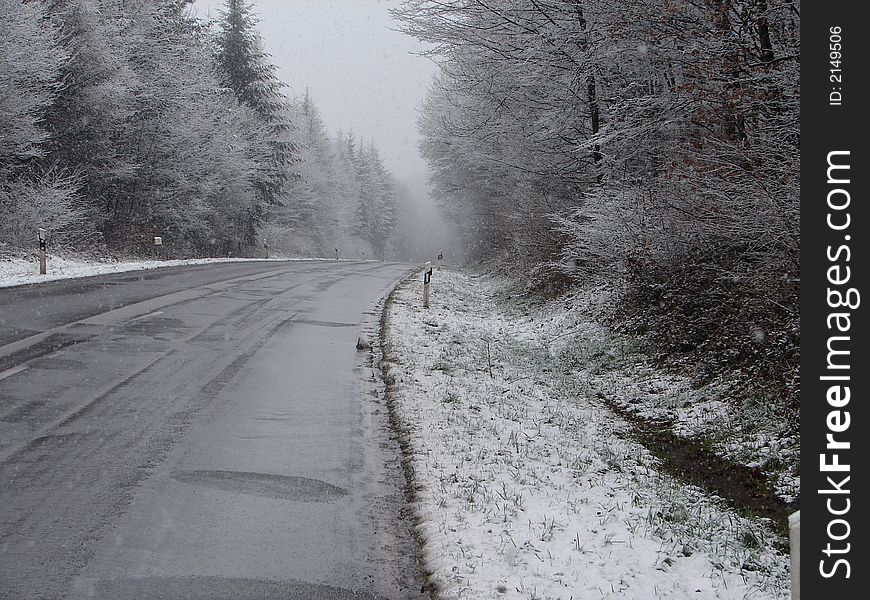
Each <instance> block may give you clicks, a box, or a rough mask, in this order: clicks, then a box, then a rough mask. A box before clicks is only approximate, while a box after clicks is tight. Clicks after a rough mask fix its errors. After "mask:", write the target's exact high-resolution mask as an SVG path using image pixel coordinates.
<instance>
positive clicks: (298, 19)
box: [194, 0, 435, 181]
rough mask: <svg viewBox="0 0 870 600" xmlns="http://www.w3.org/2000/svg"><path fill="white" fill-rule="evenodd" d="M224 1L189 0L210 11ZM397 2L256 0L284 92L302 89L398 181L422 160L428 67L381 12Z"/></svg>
mask: <svg viewBox="0 0 870 600" xmlns="http://www.w3.org/2000/svg"><path fill="white" fill-rule="evenodd" d="M223 4H224V1H223V0H196V3H195V5H194V9H195V10H196V11H197V12H198V13H199V14H201V15H203V16H205V15H206V14H207V13H209V12H210V13H211V15H212V16H217V14H218V9H219V8H220V7H222V6H223ZM398 4H399V2H398V1H396V0H255V1H254V2H253V5H254V10H255V12H256V13H257V14H258V16H259V18H260V23H259V25H258V27H259V29H260V33H261V35H262V37H263V43H264V45H265V49H266V51H267V52H268V53H269V54H271V55H272V59H273V62H274V63H275V65H276V66H277V67H278V73H279V77H280V78H281V80H282V81H284V82H285V83H287V84H288V85H289V86H290V92H289V93H290V94H291V95H293V94H295V95H299V96H301V95H302V94H304V92H305V88H306V87H308V88H309V89H310V93H311V95H312V97H313V99H314V101H315V103H316V104H317V106H318V108H319V109H320V111H321V115H322V117H323V120H324V123H325V124H326V126H327V128H328V129H329V131H330V132H331V133H333V134H334V133H335V132H336V131H338V130H339V129H342V130H344V131H345V132H346V131H348V130H351V129H352V130H353V132H354V134H355V135H356V136H357V138H359V137H362V138H363V139H364V140H366V141H368V140H370V139H373V140H374V142H375V144H376V145H377V146H378V148H379V149H380V150H381V157H382V158H383V159H384V162H385V163H386V165H387V167H388V168H389V169H390V170H392V171H393V173H394V174H395V175H396V176H397V177H398V178H399V179H401V180H406V181H407V180H418V181H419V179H420V178H421V176H422V175H423V173H425V170H426V166H425V163H424V162H423V160H422V158H420V156H419V155H418V152H417V140H418V135H417V130H416V118H417V113H416V111H417V106H418V105H419V104H420V102H421V101H422V99H423V97H424V95H425V93H426V90H427V88H428V86H429V82H430V81H431V79H432V76H433V74H434V72H435V66H434V65H433V64H432V63H431V62H430V61H429V60H428V59H426V58H423V57H420V56H417V55H414V54H412V51H414V50H416V49H419V48H420V47H421V46H420V45H419V43H418V42H417V41H416V40H414V39H412V38H410V37H408V36H405V35H403V34H401V33H399V32H397V31H394V30H393V29H395V27H396V23H395V21H393V19H392V18H391V17H390V15H389V13H388V10H389V9H390V8H392V7H395V6H397V5H398Z"/></svg>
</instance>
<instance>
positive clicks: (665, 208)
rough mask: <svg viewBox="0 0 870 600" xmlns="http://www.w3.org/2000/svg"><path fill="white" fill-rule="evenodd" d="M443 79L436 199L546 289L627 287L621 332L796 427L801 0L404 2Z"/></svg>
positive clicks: (431, 97) (429, 115)
mask: <svg viewBox="0 0 870 600" xmlns="http://www.w3.org/2000/svg"><path fill="white" fill-rule="evenodd" d="M394 15H395V16H396V17H397V18H398V19H400V20H401V21H402V23H403V29H404V31H405V32H406V33H408V34H410V35H413V36H416V37H417V38H419V39H420V40H422V41H424V42H426V43H428V44H429V47H430V48H431V50H430V51H429V54H430V55H431V56H432V57H433V58H434V59H435V60H436V61H438V63H439V65H440V67H441V72H440V76H439V77H438V79H437V81H436V82H435V83H434V85H433V86H432V88H431V90H430V92H429V94H428V96H427V99H426V101H425V103H424V106H423V107H422V111H421V116H420V121H419V126H420V130H421V133H422V135H423V141H422V144H421V147H422V151H423V153H424V155H425V157H426V158H427V160H428V162H429V165H430V168H431V170H432V182H433V185H434V188H435V192H436V195H437V198H438V200H439V202H440V203H441V205H442V206H443V207H444V210H445V211H446V212H447V213H448V214H449V215H451V218H452V220H453V222H454V224H455V228H456V229H457V231H458V232H459V233H460V235H461V237H462V238H463V239H464V240H465V242H464V243H465V246H466V253H467V254H468V255H469V256H471V257H473V258H475V259H478V260H509V261H511V262H512V263H514V264H516V265H519V266H521V267H522V268H523V269H524V270H525V272H527V273H529V284H530V285H532V286H550V287H552V286H553V285H560V284H561V285H566V284H567V285H575V284H576V283H578V282H582V283H585V282H595V283H600V282H602V281H607V282H610V283H611V284H614V283H615V284H616V285H615V286H614V287H615V288H616V289H617V290H618V298H619V300H620V304H619V306H618V307H617V310H616V311H615V316H616V317H618V319H617V321H618V323H619V324H620V327H622V328H624V329H628V330H631V331H634V332H639V333H643V334H645V335H646V336H647V337H648V339H650V340H651V342H652V345H653V347H654V348H655V349H656V350H657V351H658V352H659V355H660V357H661V358H662V360H664V361H669V362H671V363H674V362H677V363H682V364H683V366H689V365H690V366H691V368H692V369H693V370H695V371H696V372H697V373H699V374H700V376H701V378H702V379H709V378H711V377H714V376H716V375H717V374H720V373H723V372H726V371H727V372H732V371H734V370H739V371H741V372H742V373H743V375H742V376H741V377H740V379H741V381H742V382H744V383H746V384H747V386H750V387H752V389H753V390H755V391H758V390H763V394H768V395H769V396H770V397H771V398H773V397H776V398H779V399H780V400H781V401H783V402H784V404H785V405H786V409H787V411H790V414H791V415H792V416H794V418H795V419H796V418H797V413H796V410H797V390H798V387H799V380H798V376H797V365H798V356H799V320H798V313H799V302H798V300H799V294H798V289H799V283H798V281H799V276H800V264H799V251H800V236H799V181H798V176H799V161H800V153H799V143H800V126H799V116H800V112H799V99H800V88H799V46H800V9H799V4H798V3H797V2H795V1H792V0H624V1H620V2H604V1H601V0H501V1H498V2H496V1H490V0H439V1H438V2H434V1H430V0H406V2H404V4H403V5H402V6H401V8H399V9H397V10H395V11H394Z"/></svg>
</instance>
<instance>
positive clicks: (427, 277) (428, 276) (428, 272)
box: [423, 260, 432, 308]
mask: <svg viewBox="0 0 870 600" xmlns="http://www.w3.org/2000/svg"><path fill="white" fill-rule="evenodd" d="M431 281H432V263H431V262H429V261H428V260H427V261H426V267H425V269H424V271H423V308H429V284H430V282H431Z"/></svg>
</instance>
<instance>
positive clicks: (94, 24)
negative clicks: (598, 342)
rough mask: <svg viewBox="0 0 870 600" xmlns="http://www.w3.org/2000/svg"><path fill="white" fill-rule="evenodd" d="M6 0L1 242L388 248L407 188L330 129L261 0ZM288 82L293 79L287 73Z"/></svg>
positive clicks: (377, 251) (0, 93)
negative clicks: (265, 19)
mask: <svg viewBox="0 0 870 600" xmlns="http://www.w3.org/2000/svg"><path fill="white" fill-rule="evenodd" d="M188 4H190V0H154V1H150V2H141V1H135V2H134V1H130V0H38V1H27V0H25V1H22V0H0V255H4V254H5V255H10V256H11V255H15V254H21V253H26V252H28V251H30V252H32V250H33V249H34V247H35V244H36V232H37V228H39V227H42V228H44V229H45V230H46V232H47V236H48V241H49V245H50V249H51V251H53V252H74V253H79V254H92V255H102V256H106V255H108V256H123V257H130V256H150V255H151V254H152V253H153V252H154V247H153V240H154V238H155V237H161V238H162V240H163V246H162V248H161V252H163V253H164V254H163V256H171V257H179V258H180V257H204V256H209V257H210V256H263V255H264V254H265V253H266V252H269V251H272V252H273V253H275V254H279V255H284V256H327V257H336V256H340V257H342V258H347V257H356V258H381V259H382V258H383V257H384V255H385V251H386V248H387V244H388V239H389V236H390V233H391V232H392V230H393V229H394V227H395V225H396V223H397V221H398V219H399V205H400V201H401V197H402V194H403V193H405V192H403V190H402V189H401V187H400V186H398V185H397V183H396V181H395V180H394V178H393V176H392V174H391V173H390V172H389V171H388V170H387V169H386V168H385V166H384V164H383V162H382V161H381V159H380V157H379V155H378V149H377V148H376V147H374V146H373V145H372V144H371V143H367V142H365V141H364V140H362V139H360V140H357V139H355V137H354V135H353V134H352V133H350V132H348V133H339V134H337V135H335V136H330V135H329V134H328V133H327V131H326V129H325V127H324V125H323V123H322V122H321V120H320V117H319V114H318V110H317V107H316V105H315V104H314V102H313V100H312V99H311V98H310V97H309V95H308V93H307V92H306V93H305V94H304V95H301V97H298V96H294V97H289V94H288V92H287V83H288V82H282V81H280V80H279V79H278V78H277V77H276V74H275V72H276V68H275V66H274V65H273V64H272V63H271V62H270V57H269V55H268V54H266V53H265V51H264V50H263V44H262V40H261V39H260V36H259V34H258V33H257V29H256V24H257V18H256V14H255V12H254V8H255V7H254V6H253V3H252V2H250V1H248V0H227V2H226V4H225V8H224V10H223V11H222V13H221V15H220V16H219V17H217V18H216V19H214V20H213V21H211V22H204V21H201V20H198V19H196V18H194V17H193V16H192V15H191V13H190V11H189V9H188ZM289 83H290V84H292V83H293V82H289Z"/></svg>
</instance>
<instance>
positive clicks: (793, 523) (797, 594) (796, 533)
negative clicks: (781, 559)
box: [788, 511, 801, 600]
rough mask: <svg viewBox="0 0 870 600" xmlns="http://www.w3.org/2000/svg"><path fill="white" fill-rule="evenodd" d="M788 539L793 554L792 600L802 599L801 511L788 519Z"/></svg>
mask: <svg viewBox="0 0 870 600" xmlns="http://www.w3.org/2000/svg"><path fill="white" fill-rule="evenodd" d="M788 534H789V535H788V537H789V545H790V546H791V548H790V554H791V565H790V567H791V600H800V598H801V511H797V512H795V513H792V514H790V515H789V517H788Z"/></svg>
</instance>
